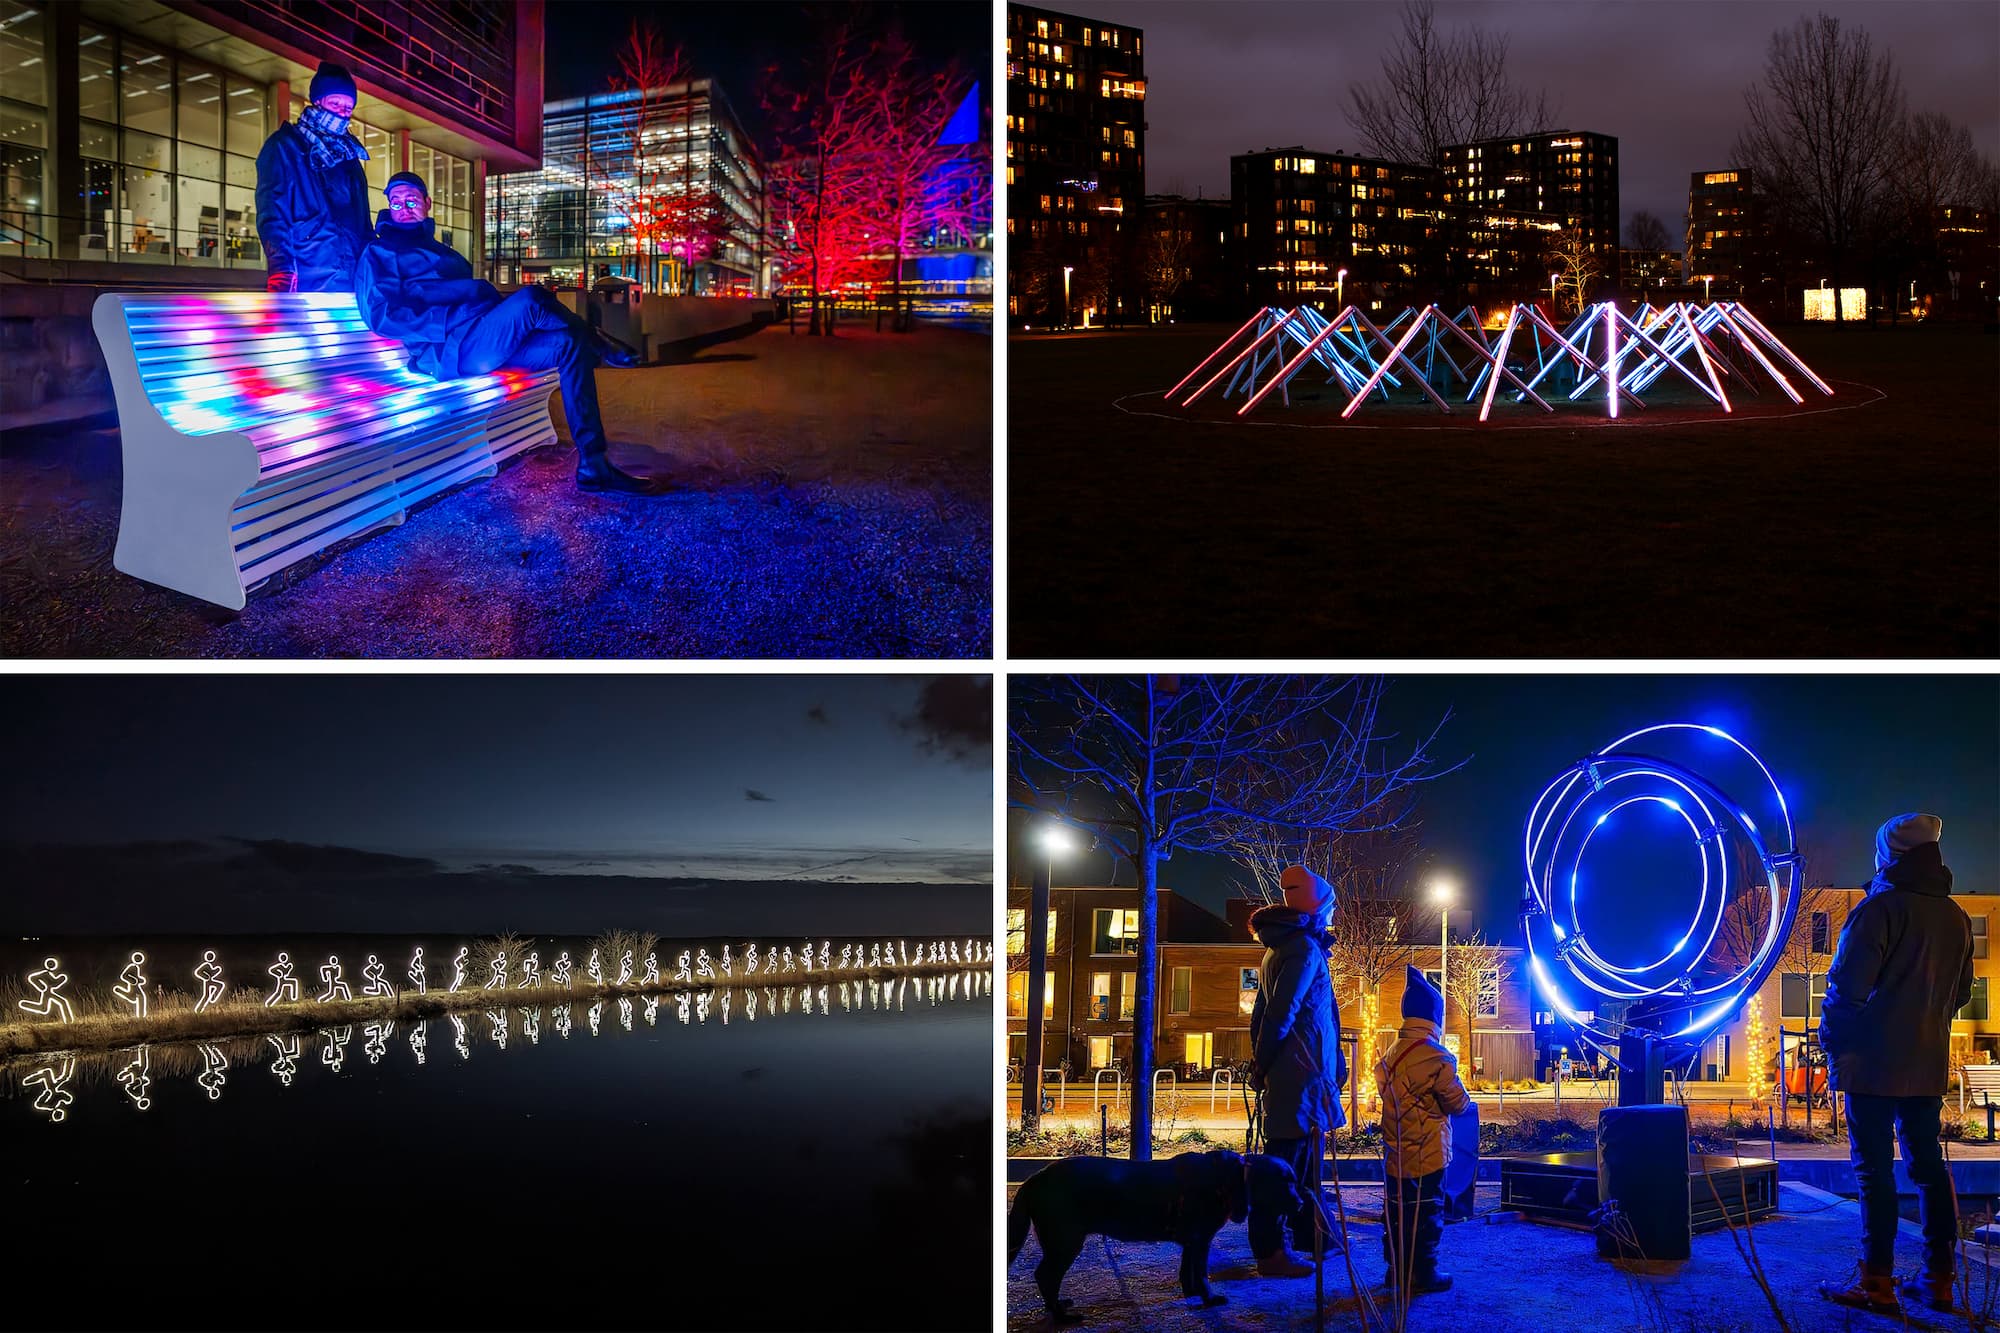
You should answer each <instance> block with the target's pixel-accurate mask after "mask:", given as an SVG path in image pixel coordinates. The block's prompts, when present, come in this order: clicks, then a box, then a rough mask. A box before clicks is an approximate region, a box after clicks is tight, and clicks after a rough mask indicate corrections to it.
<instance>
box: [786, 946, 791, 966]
mask: <svg viewBox="0 0 2000 1333" xmlns="http://www.w3.org/2000/svg"><path fill="white" fill-rule="evenodd" d="M791 970H792V946H791V945H789V944H787V945H786V946H785V971H787V972H789V971H791Z"/></svg>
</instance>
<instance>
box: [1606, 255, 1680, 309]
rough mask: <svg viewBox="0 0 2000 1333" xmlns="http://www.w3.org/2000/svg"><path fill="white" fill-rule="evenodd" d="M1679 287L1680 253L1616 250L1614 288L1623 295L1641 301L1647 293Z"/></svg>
mask: <svg viewBox="0 0 2000 1333" xmlns="http://www.w3.org/2000/svg"><path fill="white" fill-rule="evenodd" d="M1680 285H1681V252H1680V251H1678V250H1635V249H1633V248H1632V247H1631V246H1620V247H1619V248H1618V286H1619V287H1620V288H1621V289H1623V291H1624V292H1625V294H1626V295H1628V296H1632V297H1635V298H1639V299H1644V298H1645V296H1646V293H1648V292H1657V291H1661V290H1663V289H1665V288H1668V287H1678V286H1680Z"/></svg>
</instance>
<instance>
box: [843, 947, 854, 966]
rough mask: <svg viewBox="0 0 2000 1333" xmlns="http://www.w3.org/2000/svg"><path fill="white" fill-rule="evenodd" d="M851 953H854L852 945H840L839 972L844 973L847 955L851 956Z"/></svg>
mask: <svg viewBox="0 0 2000 1333" xmlns="http://www.w3.org/2000/svg"><path fill="white" fill-rule="evenodd" d="M853 952H854V948H853V946H852V945H847V944H843V945H841V946H840V968H841V971H843V972H844V971H846V970H847V960H848V957H849V955H851V954H852V953H853Z"/></svg>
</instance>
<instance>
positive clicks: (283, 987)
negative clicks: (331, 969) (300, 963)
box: [264, 951, 299, 1087]
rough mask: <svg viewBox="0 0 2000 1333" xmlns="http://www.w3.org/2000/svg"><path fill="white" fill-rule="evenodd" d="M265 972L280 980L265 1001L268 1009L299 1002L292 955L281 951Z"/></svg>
mask: <svg viewBox="0 0 2000 1333" xmlns="http://www.w3.org/2000/svg"><path fill="white" fill-rule="evenodd" d="M264 971H265V972H267V973H269V974H270V975H271V976H273V977H276V978H277V979H278V988H277V989H276V990H274V991H272V992H271V998H270V999H268V1000H266V1001H264V1007H265V1008H266V1009H269V1008H270V1007H271V1006H272V1005H274V1004H277V1003H278V1002H279V1001H281V1000H289V1001H290V1002H291V1003H293V1004H297V1003H298V1002H299V979H298V978H297V977H295V976H293V975H292V956H291V955H290V954H288V953H284V952H282V951H281V952H280V953H279V954H278V961H277V962H275V963H273V964H271V965H270V966H269V967H267V968H265V969H264ZM285 1086H287V1087H290V1086H291V1084H290V1083H289V1082H287V1083H286V1085H285Z"/></svg>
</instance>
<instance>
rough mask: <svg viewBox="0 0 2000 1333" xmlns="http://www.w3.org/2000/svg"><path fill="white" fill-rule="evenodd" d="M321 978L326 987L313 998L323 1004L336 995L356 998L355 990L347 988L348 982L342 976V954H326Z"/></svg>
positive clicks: (344, 998) (345, 998) (342, 997)
mask: <svg viewBox="0 0 2000 1333" xmlns="http://www.w3.org/2000/svg"><path fill="white" fill-rule="evenodd" d="M319 979H320V980H321V981H323V982H325V983H326V989H325V990H323V991H321V992H320V993H319V994H318V995H315V996H314V997H313V998H314V999H316V1000H318V1001H319V1002H320V1003H321V1004H325V1003H326V1002H327V1001H328V1000H331V999H332V998H333V997H334V996H336V995H338V996H339V997H340V998H341V999H343V1000H351V999H353V998H354V992H352V991H350V990H348V989H347V982H346V980H345V979H344V978H343V977H342V976H341V973H340V956H339V955H338V954H328V955H327V956H326V962H325V963H324V964H322V965H321V967H320V969H319Z"/></svg>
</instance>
